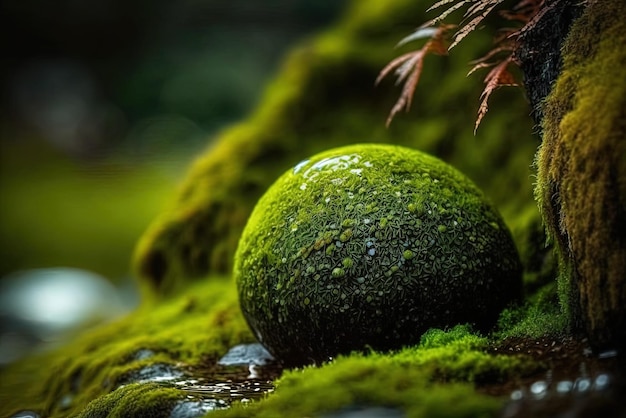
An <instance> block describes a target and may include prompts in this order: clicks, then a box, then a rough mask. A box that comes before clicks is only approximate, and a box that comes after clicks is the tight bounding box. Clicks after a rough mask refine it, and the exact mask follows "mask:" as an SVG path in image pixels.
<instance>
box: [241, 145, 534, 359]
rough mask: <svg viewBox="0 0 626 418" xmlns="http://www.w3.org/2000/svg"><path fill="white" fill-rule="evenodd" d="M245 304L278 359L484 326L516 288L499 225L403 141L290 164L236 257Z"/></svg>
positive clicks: (449, 171) (480, 200)
mask: <svg viewBox="0 0 626 418" xmlns="http://www.w3.org/2000/svg"><path fill="white" fill-rule="evenodd" d="M235 277H236V279H237V284H238V288H239V298H240V302H241V307H242V311H243V313H244V315H245V316H246V319H247V320H248V323H249V324H250V326H251V328H252V329H253V330H254V331H255V334H256V335H257V337H258V339H259V341H261V342H262V343H263V344H264V345H265V346H266V347H267V348H268V349H269V350H270V352H272V353H273V354H274V355H275V356H276V357H277V358H278V359H280V360H281V361H283V362H284V363H285V364H291V365H294V364H296V365H300V364H306V363H310V362H322V361H324V360H326V359H327V358H329V357H334V356H336V355H337V354H339V353H347V352H350V351H352V350H358V349H362V348H364V347H365V346H370V347H373V348H376V349H390V348H399V347H401V346H403V345H410V344H415V343H417V342H418V341H419V338H420V335H421V334H422V333H423V332H424V331H426V330H427V329H428V328H432V327H442V328H443V327H448V326H451V325H454V324H458V323H472V324H473V325H475V326H478V327H479V328H482V329H488V327H490V326H491V325H493V324H494V323H495V320H496V318H497V316H498V314H499V313H500V311H502V309H503V308H505V307H506V306H507V305H508V304H510V303H511V302H513V301H517V300H519V299H520V298H521V294H522V277H521V265H520V261H519V258H518V255H517V251H516V249H515V244H514V243H513V240H512V239H511V236H510V233H509V232H508V230H507V227H506V225H505V224H504V222H503V221H502V219H501V217H500V215H499V214H498V213H497V211H496V210H495V209H494V208H493V207H492V206H491V205H490V204H489V203H488V202H487V200H486V198H485V197H484V195H483V194H482V193H481V192H480V191H479V190H478V188H477V187H476V186H475V185H474V184H473V183H472V182H471V181H470V180H469V179H468V178H467V177H465V176H464V175H463V174H461V173H460V172H458V171H457V170H455V169H454V168H453V167H451V166H449V165H448V164H445V163H444V162H442V161H441V160H438V159H436V158H434V157H432V156H430V155H427V154H424V153H421V152H419V151H416V150H413V149H409V148H406V147H399V146H393V145H380V144H360V145H352V146H347V147H341V148H334V149H331V150H327V151H325V152H322V153H320V154H317V155H315V156H313V157H311V158H310V159H307V160H304V161H302V162H301V163H299V164H298V165H296V166H295V167H294V168H293V169H291V170H288V171H287V172H286V173H285V174H284V175H283V176H281V177H280V178H279V179H278V180H277V181H276V183H274V184H273V185H272V187H270V189H269V190H268V192H267V193H266V194H265V195H264V196H263V197H262V198H261V199H260V201H259V203H258V204H257V206H256V207H255V209H254V211H253V213H252V215H251V217H250V220H249V221H248V224H247V225H246V228H245V229H244V232H243V235H242V238H241V241H240V244H239V248H238V250H237V254H236V257H235Z"/></svg>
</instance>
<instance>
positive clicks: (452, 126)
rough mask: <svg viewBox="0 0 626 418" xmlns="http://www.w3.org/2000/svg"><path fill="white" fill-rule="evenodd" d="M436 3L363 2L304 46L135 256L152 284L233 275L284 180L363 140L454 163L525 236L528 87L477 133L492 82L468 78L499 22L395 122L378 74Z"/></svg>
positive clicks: (512, 94) (504, 93)
mask: <svg viewBox="0 0 626 418" xmlns="http://www.w3.org/2000/svg"><path fill="white" fill-rule="evenodd" d="M425 9H426V7H425V5H424V4H421V3H420V2H416V1H414V0H390V1H385V2H381V1H378V0H368V1H365V0H357V1H354V2H353V4H352V5H351V7H349V8H348V10H347V12H346V14H345V16H344V17H343V18H342V19H341V20H340V21H339V22H337V24H336V25H335V26H334V27H333V28H331V29H329V30H327V31H325V32H324V33H322V34H320V35H319V36H316V37H314V38H312V39H310V40H307V41H306V42H304V43H303V44H301V45H299V46H298V47H296V48H294V50H293V51H292V52H291V53H290V54H289V56H288V57H287V58H286V60H285V62H284V65H283V67H282V69H281V71H280V72H279V74H278V75H277V77H276V79H275V80H274V81H273V82H272V83H270V85H269V86H268V88H267V90H266V93H265V96H264V97H263V99H262V100H261V102H260V104H259V107H258V108H257V110H256V111H255V112H254V113H253V114H252V115H251V116H250V117H249V118H247V119H246V120H245V121H243V122H242V123H240V124H238V125H236V126H233V127H230V128H228V129H226V130H225V131H224V132H222V133H221V134H220V135H219V137H218V138H217V139H216V141H215V142H214V143H212V144H211V146H210V147H209V148H208V149H207V151H206V152H205V153H204V154H203V155H201V156H200V157H199V158H198V160H197V161H196V162H195V163H194V164H193V166H192V168H191V170H190V172H189V174H188V176H187V179H186V180H185V181H184V183H183V185H182V188H181V192H180V194H179V196H178V198H177V199H176V201H175V202H174V203H173V205H172V207H171V208H170V210H169V211H167V212H165V213H163V214H162V216H160V217H159V218H158V219H157V220H155V222H154V223H153V225H152V226H151V227H150V229H149V230H148V231H147V232H146V233H145V235H144V236H143V238H142V240H141V242H140V244H139V245H138V248H137V251H136V255H135V264H136V267H137V271H138V272H139V274H140V276H141V277H142V278H143V279H144V280H143V283H144V284H145V285H146V288H147V289H149V290H150V291H152V293H156V294H160V295H164V294H169V293H172V292H174V291H176V290H177V289H180V288H181V287H184V286H185V285H186V283H187V282H189V281H193V280H198V279H200V278H204V277H206V275H207V274H209V273H211V272H222V273H227V272H229V271H230V270H231V268H232V260H233V255H234V252H235V249H236V246H237V242H238V240H239V236H240V234H241V231H242V229H243V227H244V225H245V222H246V220H247V218H248V216H249V215H250V213H251V211H252V208H253V207H254V205H255V203H256V202H257V201H258V199H259V198H260V196H261V195H262V194H263V193H264V192H265V190H267V188H268V187H269V186H270V185H271V184H272V183H273V182H274V181H275V180H276V178H278V176H279V175H280V174H281V173H282V172H284V171H285V170H287V169H288V168H289V167H292V166H294V165H295V164H296V163H297V162H298V161H301V160H302V159H304V158H306V157H307V156H310V155H313V154H315V153H318V152H321V151H322V150H324V149H329V148H332V147H336V146H342V145H348V144H350V143H353V142H354V139H355V138H359V141H368V142H377V143H396V144H401V145H406V146H410V147H412V148H416V149H419V150H422V151H425V152H428V153H430V154H432V155H435V156H437V157H439V158H441V159H442V160H444V161H446V162H448V163H451V164H452V165H454V166H455V167H456V168H458V169H459V170H461V171H462V172H463V173H465V174H466V175H467V176H468V177H470V178H471V179H472V180H473V181H474V182H476V184H477V185H478V186H479V187H480V188H481V189H482V190H484V192H485V193H486V194H487V196H488V197H489V198H490V199H491V200H492V201H493V202H494V204H495V205H496V206H497V207H498V208H499V209H500V211H501V213H502V215H503V217H504V219H505V221H506V222H507V224H509V226H510V227H511V228H512V231H513V233H514V236H516V237H517V236H518V235H517V233H518V232H519V233H520V234H521V235H520V237H522V236H524V232H523V230H522V229H523V227H521V228H518V227H517V226H516V225H515V223H516V221H517V219H518V216H519V214H520V213H524V217H525V219H527V218H528V216H527V214H529V213H532V216H534V217H535V219H539V213H538V210H537V208H536V205H535V203H534V202H533V198H532V182H531V181H530V180H529V175H530V169H529V166H530V163H531V162H532V159H533V155H534V153H535V151H536V146H537V141H536V139H534V138H533V136H532V122H531V120H530V118H529V117H528V113H529V109H528V105H527V103H526V102H525V101H524V99H523V97H522V95H521V94H520V92H519V91H516V90H512V89H511V90H507V89H502V90H500V91H498V93H497V94H494V95H493V98H492V102H491V103H492V104H491V108H492V109H494V110H493V111H492V112H491V113H490V114H489V115H488V116H487V117H486V119H485V120H484V121H483V123H482V125H481V129H480V130H479V132H478V135H477V136H474V135H473V131H472V128H473V126H474V119H475V115H476V110H477V108H478V104H479V99H478V98H479V96H480V91H481V89H482V79H481V77H479V76H471V77H469V78H468V77H467V76H466V75H467V70H468V65H467V63H468V62H469V61H470V60H472V59H474V58H476V57H479V56H482V55H483V54H484V53H485V52H486V51H488V50H489V49H490V48H491V39H490V34H489V31H488V30H485V31H478V32H477V33H475V34H472V35H471V36H470V37H468V38H467V39H466V40H465V41H464V44H463V47H462V48H459V49H457V50H455V53H454V54H451V55H450V56H449V57H432V59H430V60H429V61H428V62H427V63H426V65H425V67H424V70H423V73H422V75H421V78H420V86H419V87H418V89H417V93H416V97H415V101H414V106H413V107H414V109H415V110H414V111H413V112H412V113H411V114H410V115H406V116H404V115H403V116H398V117H397V118H396V119H395V120H394V123H393V124H392V125H391V127H390V128H389V129H386V128H385V118H386V117H387V114H388V112H389V109H390V108H391V106H392V105H393V103H394V102H395V100H396V98H397V95H398V94H399V92H398V90H397V89H395V88H394V87H393V83H392V82H391V81H389V82H387V81H385V82H383V83H382V84H381V85H379V86H378V87H375V86H374V80H375V79H376V76H377V74H378V73H379V71H380V70H381V69H382V68H383V67H384V66H385V64H386V63H387V62H389V61H390V60H391V59H393V58H394V56H396V55H397V54H398V53H400V52H402V51H400V52H398V51H395V50H394V49H393V45H395V44H396V43H397V41H398V40H399V39H401V38H403V37H404V36H406V35H407V34H408V33H410V32H411V31H412V30H413V28H414V27H415V26H416V25H419V23H420V22H424V21H425V20H427V19H428V16H426V14H425ZM430 17H432V16H430ZM411 47H412V45H409V46H405V47H404V49H406V48H411ZM504 106H506V111H503V112H498V111H497V110H496V109H497V108H498V107H504ZM495 173H497V174H495ZM522 247H524V248H526V246H524V245H522ZM535 250H537V248H533V251H535Z"/></svg>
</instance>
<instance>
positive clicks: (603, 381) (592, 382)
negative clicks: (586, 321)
mask: <svg viewBox="0 0 626 418" xmlns="http://www.w3.org/2000/svg"><path fill="white" fill-rule="evenodd" d="M490 352H491V353H492V354H503V355H525V356H529V357H531V358H532V359H534V360H535V361H536V362H537V363H538V364H539V365H540V367H539V368H538V369H537V371H536V372H535V373H532V374H529V375H527V376H518V377H516V378H514V379H510V380H506V381H483V382H479V383H478V385H477V390H478V391H479V392H480V393H484V394H488V395H491V396H497V397H505V398H508V402H507V403H506V404H505V406H504V408H503V411H502V414H501V417H503V418H518V417H568V418H569V417H571V418H577V417H581V418H582V417H595V416H598V417H600V416H602V417H626V404H624V402H623V400H622V398H623V395H624V394H626V379H625V371H626V367H625V366H626V362H625V361H624V356H623V353H622V354H620V353H618V351H616V350H606V351H603V352H594V351H593V350H592V349H591V348H590V346H589V344H588V341H587V340H585V339H583V340H577V339H575V338H572V337H561V338H540V339H528V338H508V339H505V340H503V341H501V342H499V343H498V344H494V345H492V346H491V347H490Z"/></svg>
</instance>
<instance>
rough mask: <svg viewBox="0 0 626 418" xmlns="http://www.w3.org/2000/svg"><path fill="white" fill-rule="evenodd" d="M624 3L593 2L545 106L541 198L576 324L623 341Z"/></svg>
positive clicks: (613, 342) (608, 341) (572, 36)
mask: <svg viewBox="0 0 626 418" xmlns="http://www.w3.org/2000/svg"><path fill="white" fill-rule="evenodd" d="M625 13H626V4H625V3H624V2H623V1H621V0H611V1H603V2H590V3H589V5H588V6H587V7H586V9H585V11H584V13H583V15H582V16H581V17H580V18H579V19H578V20H577V21H575V22H574V24H573V26H572V28H571V31H570V33H569V35H568V37H567V40H566V42H565V44H564V46H563V70H562V73H561V75H560V76H559V78H558V80H557V82H556V85H555V86H554V88H553V90H552V92H551V93H550V95H549V96H548V98H547V99H546V102H545V105H544V106H545V109H544V121H543V131H544V138H543V144H542V146H541V148H540V150H539V152H538V155H537V166H538V175H537V179H538V181H537V188H536V196H537V200H538V202H539V205H540V207H541V210H542V214H543V217H544V219H545V222H546V226H547V228H548V231H549V233H550V235H551V236H552V237H553V238H554V240H555V242H556V244H557V248H558V251H559V258H560V266H561V277H560V279H559V287H560V294H561V299H562V302H563V306H564V308H565V309H566V310H567V311H568V316H569V319H570V324H571V325H572V326H573V327H574V328H575V329H577V330H581V329H584V330H585V331H586V332H587V334H588V335H589V337H590V338H591V340H592V343H593V344H594V345H595V346H597V347H614V346H622V345H624V344H626V311H624V304H626V285H625V284H624V278H625V277H626V276H625V275H624V273H625V272H626V240H625V239H624V237H625V236H626V226H625V225H626V224H625V223H624V219H625V217H626V209H625V208H626V187H625V186H624V185H625V184H626V159H625V158H624V155H626V123H625V121H626V78H624V75H623V68H624V65H625V64H626V51H625V50H624V48H623V45H625V44H626V23H625V21H624V19H623V18H622V17H623V16H624V14H625Z"/></svg>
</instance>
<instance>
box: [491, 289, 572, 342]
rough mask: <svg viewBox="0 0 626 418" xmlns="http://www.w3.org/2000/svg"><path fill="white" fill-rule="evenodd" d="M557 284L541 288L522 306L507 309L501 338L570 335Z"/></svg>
mask: <svg viewBox="0 0 626 418" xmlns="http://www.w3.org/2000/svg"><path fill="white" fill-rule="evenodd" d="M556 288H557V286H556V283H554V282H553V283H550V284H548V285H545V286H544V287H543V288H540V289H539V290H538V291H537V292H536V293H535V294H533V296H532V297H530V298H529V299H528V300H526V301H525V303H524V304H523V305H522V306H519V307H514V308H510V309H506V310H505V311H503V312H502V314H501V315H500V319H499V320H498V331H497V332H496V333H495V336H497V338H499V339H504V338H510V337H521V338H532V339H537V338H541V337H559V336H563V335H565V334H567V332H568V329H567V315H566V313H565V311H563V310H562V309H561V308H560V305H559V300H558V294H557V289H556Z"/></svg>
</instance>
